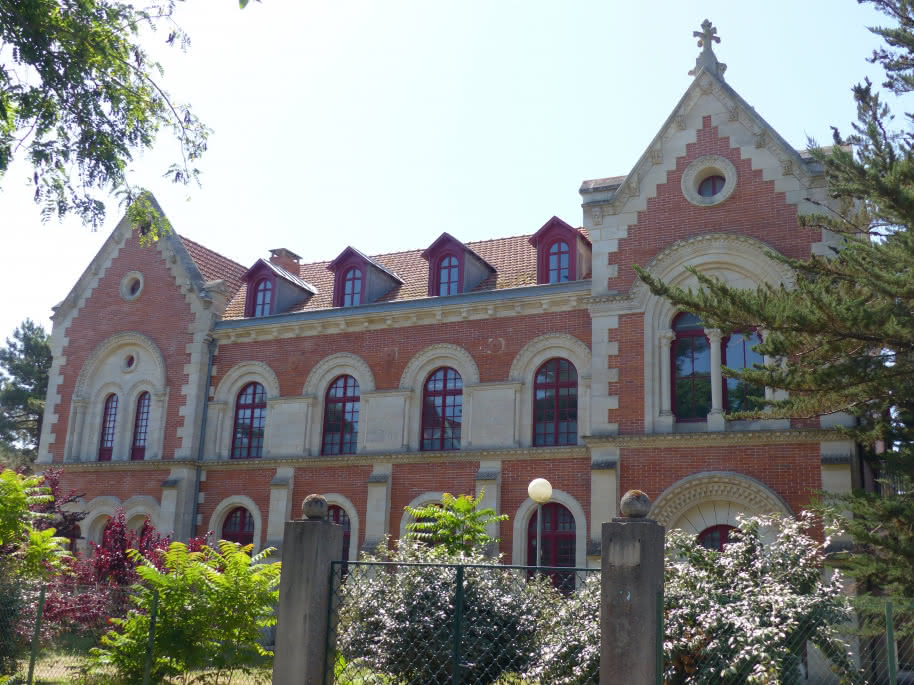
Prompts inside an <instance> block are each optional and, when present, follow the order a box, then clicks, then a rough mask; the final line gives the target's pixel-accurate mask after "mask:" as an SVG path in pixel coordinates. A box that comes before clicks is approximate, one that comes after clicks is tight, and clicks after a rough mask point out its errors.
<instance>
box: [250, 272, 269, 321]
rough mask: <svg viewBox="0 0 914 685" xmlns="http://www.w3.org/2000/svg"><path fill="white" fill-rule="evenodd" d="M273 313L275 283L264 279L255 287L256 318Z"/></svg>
mask: <svg viewBox="0 0 914 685" xmlns="http://www.w3.org/2000/svg"><path fill="white" fill-rule="evenodd" d="M272 313H273V281H271V280H270V279H269V278H262V279H260V280H259V281H257V284H256V285H255V286H254V316H267V315H268V314H272Z"/></svg>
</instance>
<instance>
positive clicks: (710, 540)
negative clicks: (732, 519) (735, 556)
mask: <svg viewBox="0 0 914 685" xmlns="http://www.w3.org/2000/svg"><path fill="white" fill-rule="evenodd" d="M731 530H734V527H733V526H728V525H726V524H720V525H717V526H711V527H710V528H705V529H704V530H703V531H701V532H700V533H699V534H698V544H699V545H701V546H702V547H707V548H708V549H714V550H717V551H718V552H720V551H722V550H723V548H724V545H726V544H727V543H728V542H729V541H730V531H731Z"/></svg>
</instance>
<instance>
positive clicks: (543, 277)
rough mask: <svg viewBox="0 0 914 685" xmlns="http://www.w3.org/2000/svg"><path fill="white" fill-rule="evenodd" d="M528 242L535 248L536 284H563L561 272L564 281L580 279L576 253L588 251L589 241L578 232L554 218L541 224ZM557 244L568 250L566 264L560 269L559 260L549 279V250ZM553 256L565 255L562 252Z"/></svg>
mask: <svg viewBox="0 0 914 685" xmlns="http://www.w3.org/2000/svg"><path fill="white" fill-rule="evenodd" d="M528 242H529V243H530V244H531V245H533V246H534V247H535V248H536V282H537V283H538V284H540V285H544V284H548V283H559V282H563V281H562V280H561V276H562V271H565V274H566V278H565V280H566V281H576V280H578V278H580V277H581V274H580V273H579V271H578V257H579V255H578V252H579V251H580V250H582V249H583V250H585V251H589V247H590V241H589V240H587V238H586V237H584V236H583V235H582V234H581V233H580V231H577V230H575V229H574V228H572V227H571V226H569V225H568V224H567V223H565V222H564V221H562V220H561V219H559V218H558V217H555V216H554V217H552V218H551V219H550V220H549V221H547V222H546V223H545V224H543V225H542V227H541V228H540V230H538V231H537V232H536V233H534V234H533V235H532V236H530V239H529V241H528ZM558 243H564V244H565V246H566V247H567V248H568V252H567V255H568V259H567V264H566V266H565V267H562V264H561V260H559V261H558V263H557V264H555V266H556V269H553V270H552V271H553V274H552V277H551V278H550V260H549V256H550V250H552V248H553V247H554V246H556V245H557V244H558ZM554 254H556V255H558V254H566V253H565V252H564V251H562V252H561V253H554ZM566 269H567V270H566Z"/></svg>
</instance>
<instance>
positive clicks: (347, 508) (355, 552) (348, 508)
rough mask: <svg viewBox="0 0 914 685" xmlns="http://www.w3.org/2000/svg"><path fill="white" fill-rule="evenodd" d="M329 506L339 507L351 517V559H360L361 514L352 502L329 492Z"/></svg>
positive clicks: (327, 494) (326, 497) (327, 495)
mask: <svg viewBox="0 0 914 685" xmlns="http://www.w3.org/2000/svg"><path fill="white" fill-rule="evenodd" d="M324 499H326V500H327V504H328V505H329V506H331V507H339V508H340V509H342V510H343V511H344V512H346V515H347V516H348V517H349V559H350V560H353V559H358V558H359V512H358V510H357V509H356V508H355V505H354V504H353V503H352V501H351V500H350V499H349V498H348V497H346V496H345V495H341V494H339V493H338V492H328V493H326V494H325V495H324Z"/></svg>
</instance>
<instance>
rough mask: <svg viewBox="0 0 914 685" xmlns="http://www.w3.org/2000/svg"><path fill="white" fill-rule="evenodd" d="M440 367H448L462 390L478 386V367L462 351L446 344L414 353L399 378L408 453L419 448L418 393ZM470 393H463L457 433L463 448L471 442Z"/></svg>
mask: <svg viewBox="0 0 914 685" xmlns="http://www.w3.org/2000/svg"><path fill="white" fill-rule="evenodd" d="M441 366H449V367H451V368H453V369H456V371H457V372H458V373H459V374H460V377H461V379H462V380H463V387H464V388H466V387H467V386H468V385H476V384H478V383H479V367H477V366H476V362H475V360H474V359H473V357H472V356H471V355H470V353H469V352H467V351H466V350H465V349H464V348H462V347H460V346H458V345H452V344H450V343H439V344H437V345H430V346H429V347H426V348H425V349H424V350H422V351H421V352H418V353H416V354H415V355H414V356H413V358H412V359H410V360H409V363H408V364H407V365H406V368H405V369H403V374H402V375H401V376H400V390H404V391H409V395H408V397H407V402H406V428H405V430H406V437H405V442H406V444H407V445H408V446H409V449H411V450H418V449H419V432H420V430H421V426H422V390H423V388H424V386H425V380H426V378H428V375H429V374H430V373H432V371H434V370H435V369H437V368H439V367H441ZM472 418H473V417H472V393H468V392H464V393H463V423H462V425H461V430H460V444H461V447H463V446H464V445H465V444H467V443H468V442H469V441H470V440H471V436H470V427H471V426H472Z"/></svg>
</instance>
